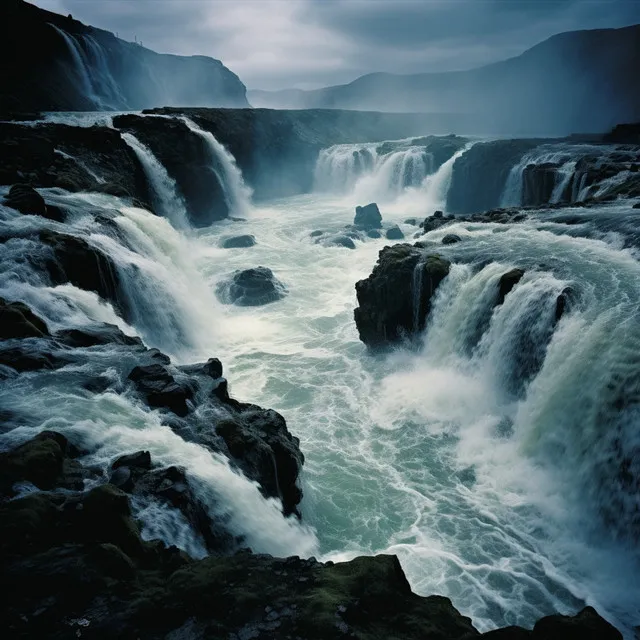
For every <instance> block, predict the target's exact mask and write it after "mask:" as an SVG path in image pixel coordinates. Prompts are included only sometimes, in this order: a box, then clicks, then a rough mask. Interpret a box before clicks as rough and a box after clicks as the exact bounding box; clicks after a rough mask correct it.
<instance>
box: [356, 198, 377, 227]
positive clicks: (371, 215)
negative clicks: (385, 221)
mask: <svg viewBox="0 0 640 640" xmlns="http://www.w3.org/2000/svg"><path fill="white" fill-rule="evenodd" d="M353 224H354V225H355V226H356V227H360V228H362V229H382V216H381V215H380V209H378V205H377V204H376V203H375V202H372V203H371V204H367V205H365V206H364V207H356V217H355V218H354V219H353Z"/></svg>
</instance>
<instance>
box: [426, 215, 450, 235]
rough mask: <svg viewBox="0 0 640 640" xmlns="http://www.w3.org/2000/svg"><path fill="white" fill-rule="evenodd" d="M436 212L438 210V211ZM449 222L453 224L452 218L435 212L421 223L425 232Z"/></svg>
mask: <svg viewBox="0 0 640 640" xmlns="http://www.w3.org/2000/svg"><path fill="white" fill-rule="evenodd" d="M436 213H438V212H437V211H436ZM448 224H451V220H448V219H447V218H443V217H442V216H436V215H435V214H434V215H432V216H428V217H427V218H425V219H424V221H423V222H421V223H420V228H421V229H423V230H424V233H429V231H434V230H435V229H439V228H440V227H444V226H446V225H448Z"/></svg>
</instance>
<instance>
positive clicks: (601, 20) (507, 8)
mask: <svg viewBox="0 0 640 640" xmlns="http://www.w3.org/2000/svg"><path fill="white" fill-rule="evenodd" d="M35 4H37V5H39V6H41V7H44V8H47V9H50V10H52V11H57V12H60V13H64V14H68V13H71V14H73V16H74V18H77V19H79V20H82V21H83V22H85V23H87V24H92V25H94V26H97V27H102V28H104V29H108V30H110V31H114V32H117V33H118V35H119V36H120V37H121V38H125V39H127V40H134V38H138V40H142V42H143V44H144V45H145V46H146V47H149V48H151V49H154V50H156V51H160V52H165V53H178V54H185V55H190V54H204V55H210V56H213V57H215V58H219V59H220V60H222V61H223V62H224V64H226V65H227V66H228V67H229V68H230V69H231V70H232V71H234V72H235V73H237V74H238V75H239V76H240V78H241V79H242V80H243V81H244V83H245V84H246V85H247V87H248V88H249V89H281V88H289V87H299V88H303V89H306V88H315V87H320V86H326V85H330V84H340V83H344V82H349V81H350V80H353V79H355V78H356V77H358V76H361V75H363V74H365V73H369V72H372V71H389V72H392V73H417V72H422V71H447V70H454V69H467V68H471V67H474V66H478V65H481V64H484V63H488V62H494V61H496V60H501V59H504V58H508V57H510V56H514V55H518V54H519V53H522V51H524V50H525V49H527V48H528V47H530V46H532V45H534V44H536V43H537V42H539V41H541V40H544V39H545V38H548V37H549V36H551V35H553V34H555V33H559V32H561V31H570V30H575V29H593V28H601V27H620V26H625V25H628V24H634V23H638V22H640V0H36V1H35Z"/></svg>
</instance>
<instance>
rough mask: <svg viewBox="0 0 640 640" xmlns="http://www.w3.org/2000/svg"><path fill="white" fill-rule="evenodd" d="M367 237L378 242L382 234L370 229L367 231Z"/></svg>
mask: <svg viewBox="0 0 640 640" xmlns="http://www.w3.org/2000/svg"><path fill="white" fill-rule="evenodd" d="M367 237H368V238H373V239H374V240H377V239H378V238H381V237H382V234H381V233H380V232H379V231H378V230H377V229H369V230H368V231H367Z"/></svg>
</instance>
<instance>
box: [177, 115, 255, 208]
mask: <svg viewBox="0 0 640 640" xmlns="http://www.w3.org/2000/svg"><path fill="white" fill-rule="evenodd" d="M181 120H182V121H183V122H184V123H185V124H186V125H187V127H189V129H190V131H191V132H192V133H194V134H195V135H197V136H199V137H200V138H202V139H203V140H204V141H205V143H206V145H207V148H208V149H209V153H210V154H211V166H212V168H213V171H214V173H215V174H216V175H217V176H218V180H219V182H220V185H221V187H222V191H223V193H224V197H225V201H226V203H227V207H228V208H229V212H230V213H232V214H233V215H238V216H242V215H246V214H247V212H248V211H249V210H250V209H251V189H250V188H249V187H248V186H247V185H246V184H245V182H244V179H243V177H242V172H241V171H240V169H239V168H238V165H237V164H236V160H235V158H234V157H233V156H232V155H231V153H229V151H227V149H226V148H225V147H224V145H222V144H220V143H219V142H218V141H217V140H216V138H215V136H214V135H213V134H212V133H211V132H209V131H205V130H204V129H201V128H200V127H199V126H198V125H197V124H196V123H195V122H193V120H190V119H189V118H186V117H182V118H181Z"/></svg>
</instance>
